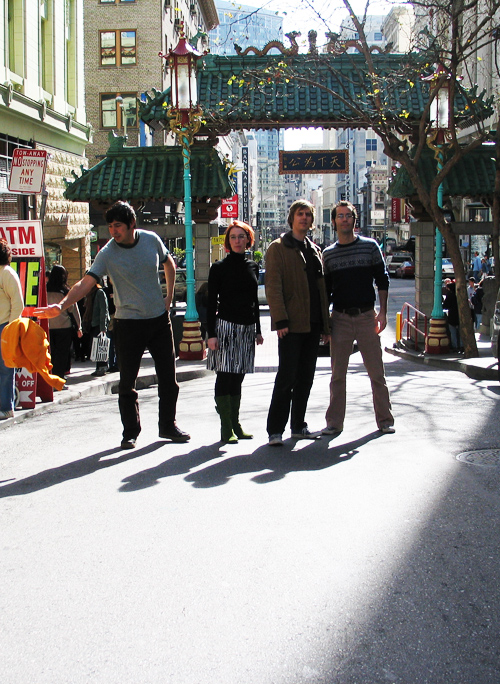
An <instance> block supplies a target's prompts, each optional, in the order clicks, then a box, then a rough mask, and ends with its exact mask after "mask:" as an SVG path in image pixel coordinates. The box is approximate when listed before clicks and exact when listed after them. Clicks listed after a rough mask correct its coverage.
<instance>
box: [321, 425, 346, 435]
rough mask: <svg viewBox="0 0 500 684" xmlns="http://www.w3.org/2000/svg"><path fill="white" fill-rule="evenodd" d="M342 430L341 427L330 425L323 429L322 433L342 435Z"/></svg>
mask: <svg viewBox="0 0 500 684" xmlns="http://www.w3.org/2000/svg"><path fill="white" fill-rule="evenodd" d="M341 432H342V430H341V429H339V428H336V427H329V426H328V427H326V428H325V429H324V430H321V434H322V435H340V433H341Z"/></svg>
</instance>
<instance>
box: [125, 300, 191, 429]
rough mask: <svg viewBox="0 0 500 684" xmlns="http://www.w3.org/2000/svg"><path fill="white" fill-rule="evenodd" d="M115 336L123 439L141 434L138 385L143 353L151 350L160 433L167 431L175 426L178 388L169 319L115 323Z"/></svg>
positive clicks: (166, 316) (160, 317)
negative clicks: (156, 379) (156, 385)
mask: <svg viewBox="0 0 500 684" xmlns="http://www.w3.org/2000/svg"><path fill="white" fill-rule="evenodd" d="M114 335H115V346H116V356H117V360H118V368H119V369H120V384H119V385H118V406H119V407H120V415H121V418H122V423H123V439H135V438H136V437H137V436H138V434H139V433H140V431H141V421H140V416H139V402H138V401H137V391H136V389H135V382H136V380H137V376H138V374H139V368H140V366H141V359H142V356H143V354H144V351H145V350H146V348H147V349H149V352H150V354H151V356H152V358H153V361H154V364H155V369H156V376H157V378H158V397H159V420H158V425H159V431H160V432H162V431H167V430H168V429H169V428H171V427H172V424H173V423H174V422H175V409H176V405H177V397H178V395H179V385H178V384H177V381H176V379H175V354H174V340H173V335H172V326H171V324H170V316H169V314H168V312H165V313H164V314H162V315H161V316H159V317H158V318H147V319H144V320H135V319H125V318H121V319H117V318H115V320H114Z"/></svg>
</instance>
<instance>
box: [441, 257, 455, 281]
mask: <svg viewBox="0 0 500 684" xmlns="http://www.w3.org/2000/svg"><path fill="white" fill-rule="evenodd" d="M441 271H442V274H443V278H453V277H454V276H455V269H454V268H453V263H452V261H451V259H448V258H447V257H445V258H443V261H442V266H441Z"/></svg>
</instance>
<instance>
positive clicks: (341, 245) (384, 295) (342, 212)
mask: <svg viewBox="0 0 500 684" xmlns="http://www.w3.org/2000/svg"><path fill="white" fill-rule="evenodd" d="M356 220H357V214H356V209H355V207H354V206H353V205H352V204H351V203H350V202H345V201H342V202H339V203H338V204H337V205H336V206H335V207H334V208H333V209H332V224H333V226H334V228H335V230H336V231H337V242H335V243H334V244H333V245H331V246H330V247H328V248H327V249H325V251H324V252H323V262H324V269H325V282H326V288H327V292H328V296H329V298H330V301H331V302H332V303H333V313H332V319H331V322H332V337H331V344H330V349H331V360H332V378H331V381H330V405H329V407H328V410H327V412H326V428H325V429H324V430H323V434H324V435H336V434H339V433H340V432H342V430H343V428H344V417H345V411H346V376H347V367H348V365H349V356H350V354H351V352H352V346H353V342H354V341H357V343H358V348H359V351H360V352H361V355H362V357H363V363H364V365H365V368H366V370H367V372H368V375H369V377H370V380H371V385H372V394H373V405H374V408H375V419H376V421H377V426H378V428H379V430H380V431H381V432H383V433H392V432H395V430H394V427H393V425H394V418H393V415H392V412H391V401H390V398H389V390H388V389H387V384H386V381H385V373H384V364H383V361H382V347H381V344H380V337H379V335H380V333H381V332H382V330H384V328H385V327H386V325H387V299H388V293H389V275H388V273H387V270H386V267H385V263H384V258H383V256H382V252H381V251H380V247H379V246H378V244H377V243H376V242H375V240H372V239H371V238H365V237H361V236H356V235H355V233H354V228H355V225H356ZM374 282H375V285H376V286H377V289H378V297H379V304H380V308H379V311H378V313H375V309H374V305H375V300H376V294H375V288H374Z"/></svg>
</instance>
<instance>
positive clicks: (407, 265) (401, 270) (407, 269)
mask: <svg viewBox="0 0 500 684" xmlns="http://www.w3.org/2000/svg"><path fill="white" fill-rule="evenodd" d="M414 277H415V264H414V263H413V260H412V259H408V260H407V261H404V262H403V263H402V264H401V266H398V267H397V269H396V278H414Z"/></svg>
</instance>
